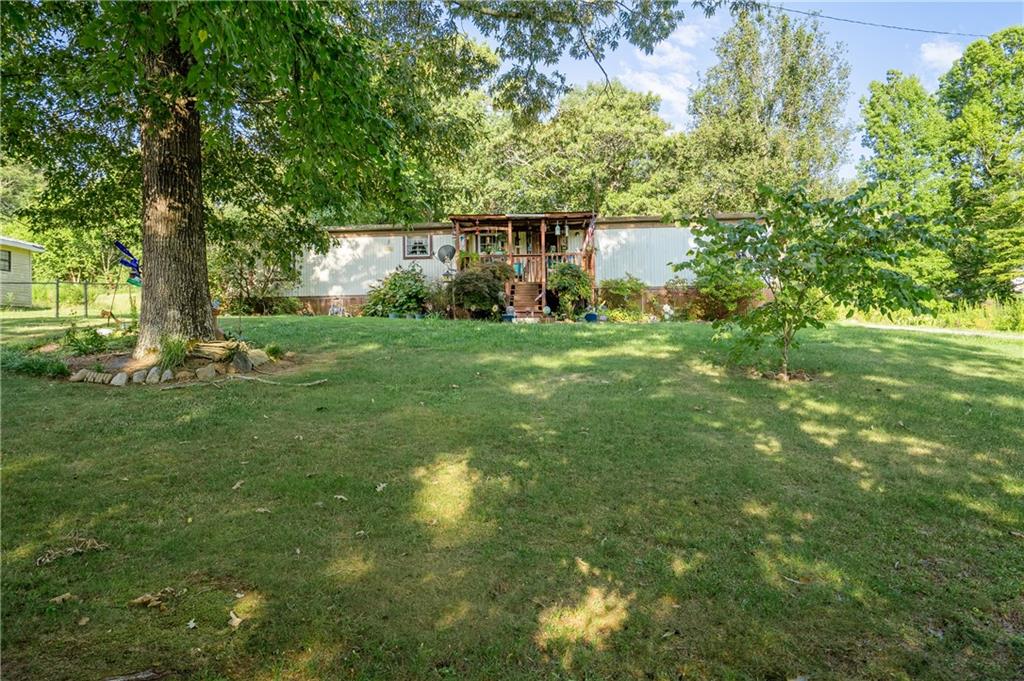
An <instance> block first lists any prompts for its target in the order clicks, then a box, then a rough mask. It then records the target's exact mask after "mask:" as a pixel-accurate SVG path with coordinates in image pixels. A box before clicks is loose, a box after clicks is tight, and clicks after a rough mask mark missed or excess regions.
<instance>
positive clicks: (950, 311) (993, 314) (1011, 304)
mask: <svg viewBox="0 0 1024 681" xmlns="http://www.w3.org/2000/svg"><path fill="white" fill-rule="evenodd" d="M853 316H854V318H855V319H859V320H862V321H867V322H880V323H888V324H897V325H900V326H936V327H941V328H949V329H975V330H980V331H992V330H995V331H1018V332H1022V331H1024V298H1022V297H1020V296H1013V297H1011V298H1008V299H1006V300H1002V301H1000V300H987V301H985V302H984V303H971V302H968V301H966V300H963V299H960V300H955V301H949V300H943V299H939V300H936V301H935V302H934V303H933V304H931V305H930V306H929V309H928V313H927V314H915V313H914V312H912V311H910V310H895V311H893V312H890V313H889V314H887V315H886V314H882V313H880V312H878V311H877V310H870V311H867V312H855V313H854V315H853Z"/></svg>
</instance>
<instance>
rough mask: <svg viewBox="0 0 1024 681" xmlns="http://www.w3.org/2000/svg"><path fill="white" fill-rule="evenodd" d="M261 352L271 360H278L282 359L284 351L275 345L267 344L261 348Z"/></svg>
mask: <svg viewBox="0 0 1024 681" xmlns="http://www.w3.org/2000/svg"><path fill="white" fill-rule="evenodd" d="M263 352H265V353H267V357H269V358H270V359H273V360H278V359H281V358H282V357H284V350H283V349H281V346H280V345H279V344H277V343H267V344H266V345H265V346H264V347H263Z"/></svg>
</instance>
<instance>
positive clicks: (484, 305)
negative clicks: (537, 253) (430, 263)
mask: <svg viewBox="0 0 1024 681" xmlns="http://www.w3.org/2000/svg"><path fill="white" fill-rule="evenodd" d="M514 274H515V272H514V270H513V269H512V266H511V265H509V264H508V263H504V262H494V261H489V262H482V263H477V264H475V265H471V266H469V267H467V268H466V269H463V270H459V271H458V272H457V273H456V274H455V276H454V277H453V278H452V283H451V287H452V290H451V293H452V298H453V299H454V300H455V305H457V306H458V307H461V308H463V309H465V310H468V311H469V312H470V314H473V315H476V316H478V315H479V314H480V313H483V315H484V316H487V315H491V314H492V311H493V310H494V308H495V307H497V308H498V309H499V310H500V309H501V306H502V305H503V304H504V302H505V282H507V281H509V280H511V279H512V277H513V276H514Z"/></svg>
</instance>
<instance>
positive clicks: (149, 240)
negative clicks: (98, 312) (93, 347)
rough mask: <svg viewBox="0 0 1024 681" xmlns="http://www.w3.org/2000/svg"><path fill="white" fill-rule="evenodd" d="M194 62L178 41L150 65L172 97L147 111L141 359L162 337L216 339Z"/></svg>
mask: <svg viewBox="0 0 1024 681" xmlns="http://www.w3.org/2000/svg"><path fill="white" fill-rule="evenodd" d="M190 64H191V59H190V58H189V57H188V56H187V55H183V54H182V52H181V50H180V48H179V46H178V44H177V42H176V41H174V40H172V41H171V42H170V43H169V44H168V45H166V46H165V47H164V48H163V49H162V50H160V51H159V52H155V53H151V54H150V55H148V56H147V59H146V64H145V67H146V80H147V82H148V85H150V86H151V87H152V88H153V89H154V90H156V91H158V92H161V93H166V94H162V95H160V96H159V97H155V98H154V99H152V100H150V101H147V102H146V103H145V104H144V106H143V111H142V287H143V289H142V290H143V295H142V310H141V314H140V316H139V340H138V343H137V344H136V346H135V356H136V357H141V356H143V355H144V354H146V353H147V352H151V351H152V350H153V349H155V348H157V347H159V345H160V338H161V336H164V335H167V336H183V337H185V338H189V339H193V338H199V339H211V338H213V315H212V313H211V310H210V291H209V284H208V282H207V270H206V227H205V224H204V222H203V187H202V148H201V144H200V137H199V133H200V125H199V112H198V111H197V110H196V102H195V98H194V97H192V96H189V95H188V94H187V93H184V94H183V92H184V79H185V76H186V75H187V74H188V69H189V66H190Z"/></svg>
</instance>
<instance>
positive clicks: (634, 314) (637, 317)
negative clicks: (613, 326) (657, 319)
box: [608, 307, 647, 323]
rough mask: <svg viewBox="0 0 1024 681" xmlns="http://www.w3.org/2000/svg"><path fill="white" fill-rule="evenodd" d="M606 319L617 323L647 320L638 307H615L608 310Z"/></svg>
mask: <svg viewBox="0 0 1024 681" xmlns="http://www.w3.org/2000/svg"><path fill="white" fill-rule="evenodd" d="M608 321H610V322H618V323H626V322H628V323H636V322H645V321H647V315H646V314H644V313H643V312H641V311H640V310H639V308H626V307H622V308H616V309H611V310H608Z"/></svg>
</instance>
